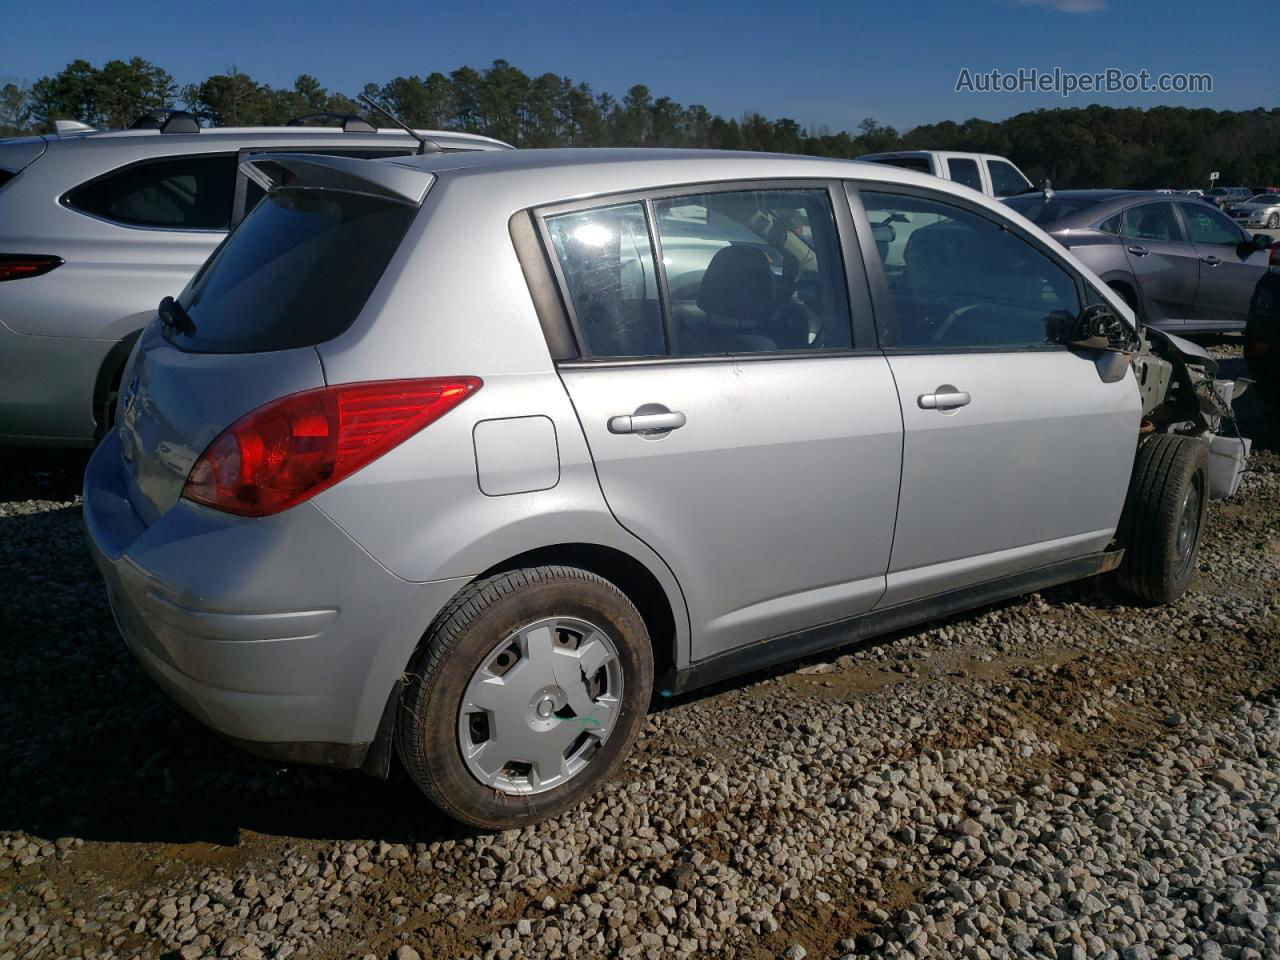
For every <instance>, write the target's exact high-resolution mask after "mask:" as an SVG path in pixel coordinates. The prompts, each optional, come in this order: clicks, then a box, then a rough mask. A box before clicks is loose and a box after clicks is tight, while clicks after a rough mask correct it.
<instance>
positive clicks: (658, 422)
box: [609, 410, 686, 433]
mask: <svg viewBox="0 0 1280 960" xmlns="http://www.w3.org/2000/svg"><path fill="white" fill-rule="evenodd" d="M685 422H686V418H685V415H684V414H683V413H681V412H680V411H679V410H673V411H671V412H669V413H633V414H631V415H629V416H618V417H610V418H609V432H610V433H648V432H650V431H653V432H655V433H656V432H658V431H670V430H679V429H680V428H681V427H683V426H684V425H685Z"/></svg>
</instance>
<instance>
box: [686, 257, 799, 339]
mask: <svg viewBox="0 0 1280 960" xmlns="http://www.w3.org/2000/svg"><path fill="white" fill-rule="evenodd" d="M774 296H775V293H774V277H773V270H772V268H771V267H770V266H769V258H768V257H767V256H766V255H765V253H764V251H763V250H760V249H759V248H757V247H751V246H746V245H741V244H730V245H729V246H727V247H721V248H720V249H719V250H717V251H716V255H715V256H714V257H712V258H711V263H709V264H708V265H707V271H706V273H704V274H703V275H702V283H701V284H700V285H699V286H698V297H697V300H696V303H697V305H698V309H699V310H701V311H702V313H703V314H704V315H705V319H698V320H694V319H692V318H683V319H682V320H681V322H679V323H678V324H677V330H676V336H677V337H678V338H679V340H680V348H681V352H684V353H750V352H755V351H762V350H775V349H777V347H778V344H777V342H776V341H775V340H774V339H773V338H771V337H768V336H764V335H763V333H762V332H761V331H762V329H763V328H765V327H766V326H767V325H768V323H769V320H770V319H771V318H772V317H773V314H774Z"/></svg>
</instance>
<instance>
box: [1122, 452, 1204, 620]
mask: <svg viewBox="0 0 1280 960" xmlns="http://www.w3.org/2000/svg"><path fill="white" fill-rule="evenodd" d="M1208 505H1209V447H1208V444H1206V443H1205V442H1204V441H1203V440H1198V439H1196V438H1194V437H1178V436H1172V435H1169V434H1154V435H1152V436H1149V437H1147V438H1146V439H1145V440H1143V441H1142V442H1141V445H1140V446H1139V447H1138V455H1137V457H1136V458H1135V460H1134V464H1133V477H1132V479H1131V480H1130V482H1129V495H1128V497H1127V499H1126V500H1125V505H1124V511H1123V513H1122V514H1121V516H1120V526H1119V528H1118V529H1117V531H1116V539H1117V540H1118V541H1119V543H1120V546H1122V547H1124V549H1125V554H1124V559H1123V561H1122V562H1121V564H1120V568H1119V569H1118V570H1117V571H1116V578H1117V582H1118V584H1119V586H1120V588H1121V589H1122V590H1123V591H1124V593H1126V594H1127V595H1128V596H1129V597H1130V598H1132V599H1134V600H1137V601H1138V602H1140V603H1145V604H1152V605H1154V604H1161V603H1171V602H1173V601H1174V600H1177V599H1178V598H1179V597H1180V596H1182V594H1183V593H1184V592H1185V591H1186V589H1187V584H1188V583H1190V582H1191V575H1192V574H1193V573H1194V572H1195V568H1196V556H1197V554H1198V553H1199V549H1200V540H1201V537H1202V535H1203V532H1204V519H1205V514H1206V512H1207V511H1208Z"/></svg>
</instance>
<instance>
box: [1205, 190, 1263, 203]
mask: <svg viewBox="0 0 1280 960" xmlns="http://www.w3.org/2000/svg"><path fill="white" fill-rule="evenodd" d="M1253 194H1254V191H1252V190H1250V189H1249V188H1248V187H1214V188H1213V189H1212V190H1210V191H1208V192H1207V193H1206V194H1205V195H1204V198H1205V199H1206V200H1208V201H1209V202H1210V203H1212V204H1213V205H1214V206H1216V207H1219V208H1223V207H1229V206H1231V205H1232V204H1235V203H1243V202H1244V201H1246V200H1248V199H1249V198H1250V197H1252V196H1253Z"/></svg>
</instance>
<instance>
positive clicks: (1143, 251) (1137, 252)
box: [1129, 244, 1151, 257]
mask: <svg viewBox="0 0 1280 960" xmlns="http://www.w3.org/2000/svg"><path fill="white" fill-rule="evenodd" d="M1129 252H1130V253H1132V254H1133V255H1134V256H1135V257H1145V256H1146V255H1147V254H1148V253H1150V252H1151V251H1150V250H1148V249H1147V248H1146V247H1140V246H1138V245H1137V244H1134V245H1133V246H1132V247H1130V248H1129Z"/></svg>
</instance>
